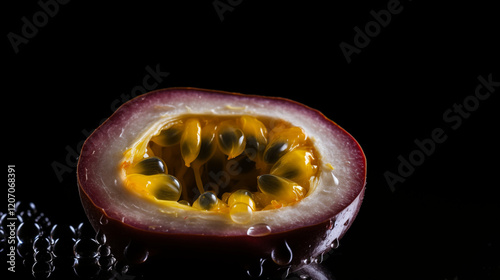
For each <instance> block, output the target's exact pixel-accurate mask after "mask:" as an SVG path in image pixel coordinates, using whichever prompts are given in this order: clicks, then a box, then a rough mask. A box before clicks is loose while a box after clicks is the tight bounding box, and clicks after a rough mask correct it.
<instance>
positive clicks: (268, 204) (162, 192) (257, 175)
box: [121, 115, 318, 223]
mask: <svg viewBox="0 0 500 280" xmlns="http://www.w3.org/2000/svg"><path fill="white" fill-rule="evenodd" d="M137 147H142V148H143V150H142V151H130V150H129V151H126V154H134V155H136V156H135V157H134V159H125V160H124V162H122V163H121V167H122V170H124V173H125V174H126V182H125V183H126V184H125V185H126V187H127V188H128V189H129V190H131V191H133V192H135V193H136V194H139V195H141V196H143V197H146V198H148V199H150V200H153V201H155V202H159V203H163V202H165V203H171V202H177V203H179V204H182V205H187V206H191V207H192V208H195V209H199V210H206V211H218V212H224V213H228V214H229V215H230V217H231V219H232V220H233V221H234V222H235V223H248V222H249V221H250V220H251V218H252V213H253V211H260V210H268V209H276V208H280V207H283V206H287V205H290V204H293V203H296V202H298V201H300V200H301V199H302V198H304V197H305V196H306V195H307V192H308V191H309V189H310V187H311V184H312V183H313V181H314V179H315V178H316V177H317V172H318V171H317V165H318V163H317V162H318V156H317V152H316V151H315V149H314V146H313V143H312V140H311V139H310V138H308V137H307V135H306V134H305V133H304V131H303V130H302V129H301V128H300V127H296V126H293V125H291V124H290V123H288V122H286V121H283V120H279V119H272V118H267V117H259V118H256V117H253V116H247V115H243V116H208V115H186V116H183V117H180V118H178V119H176V120H174V121H171V122H170V123H168V124H167V125H165V126H164V127H163V128H162V129H160V131H159V132H157V133H155V135H152V136H151V137H150V138H148V140H145V141H144V143H140V144H139V145H137ZM138 153H139V157H138V156H137V154H138ZM190 186H192V187H191V188H190Z"/></svg>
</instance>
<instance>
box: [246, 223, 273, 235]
mask: <svg viewBox="0 0 500 280" xmlns="http://www.w3.org/2000/svg"><path fill="white" fill-rule="evenodd" d="M270 233H271V227H270V226H269V225H268V224H264V223H261V224H255V225H253V226H251V227H249V228H248V230H247V235H248V236H252V237H259V236H266V235H269V234H270Z"/></svg>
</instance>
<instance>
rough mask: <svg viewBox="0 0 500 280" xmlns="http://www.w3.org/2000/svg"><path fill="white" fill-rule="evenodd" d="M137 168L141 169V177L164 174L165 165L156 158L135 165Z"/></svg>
mask: <svg viewBox="0 0 500 280" xmlns="http://www.w3.org/2000/svg"><path fill="white" fill-rule="evenodd" d="M136 167H137V168H140V169H142V170H143V171H142V172H141V174H143V175H155V174H161V173H165V170H166V169H165V163H164V162H163V160H161V159H160V158H157V157H149V158H146V159H144V160H142V161H140V162H139V163H137V165H136Z"/></svg>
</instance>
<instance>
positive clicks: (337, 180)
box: [330, 171, 339, 186]
mask: <svg viewBox="0 0 500 280" xmlns="http://www.w3.org/2000/svg"><path fill="white" fill-rule="evenodd" d="M330 174H332V178H333V183H334V184H335V185H336V186H338V185H339V179H337V177H336V176H335V174H333V171H332V172H330Z"/></svg>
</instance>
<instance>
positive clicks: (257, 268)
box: [247, 258, 266, 278]
mask: <svg viewBox="0 0 500 280" xmlns="http://www.w3.org/2000/svg"><path fill="white" fill-rule="evenodd" d="M265 261H266V259H263V258H261V259H260V260H259V263H258V264H257V265H252V266H250V268H248V269H247V275H248V276H250V277H252V278H259V277H260V276H262V272H263V270H264V268H263V265H264V262H265Z"/></svg>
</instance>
